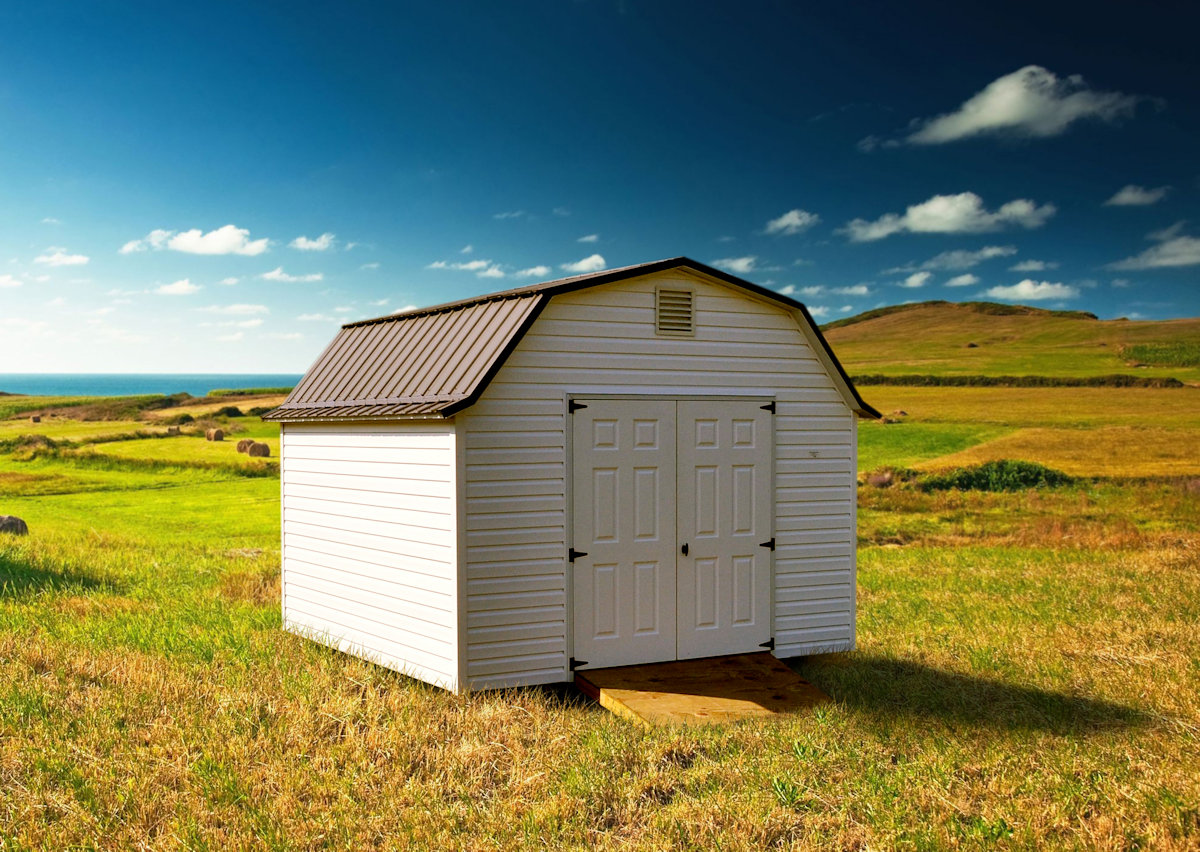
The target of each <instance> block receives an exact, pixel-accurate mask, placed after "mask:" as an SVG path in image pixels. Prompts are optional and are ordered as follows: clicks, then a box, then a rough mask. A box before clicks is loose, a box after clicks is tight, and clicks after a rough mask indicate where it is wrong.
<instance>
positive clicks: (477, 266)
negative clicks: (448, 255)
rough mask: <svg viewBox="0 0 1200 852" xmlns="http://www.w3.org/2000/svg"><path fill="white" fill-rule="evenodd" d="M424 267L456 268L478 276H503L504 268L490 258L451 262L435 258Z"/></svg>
mask: <svg viewBox="0 0 1200 852" xmlns="http://www.w3.org/2000/svg"><path fill="white" fill-rule="evenodd" d="M425 268H426V269H458V270H462V271H464V272H474V273H475V274H476V275H477V276H478V277H480V278H503V277H504V269H503V268H502V267H501V266H500V265H499V264H496V263H492V262H491V261H490V260H467V261H463V262H460V263H451V262H450V261H446V260H435V261H434V262H433V263H431V264H429V266H427V267H425Z"/></svg>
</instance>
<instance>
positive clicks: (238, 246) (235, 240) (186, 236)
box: [121, 225, 270, 256]
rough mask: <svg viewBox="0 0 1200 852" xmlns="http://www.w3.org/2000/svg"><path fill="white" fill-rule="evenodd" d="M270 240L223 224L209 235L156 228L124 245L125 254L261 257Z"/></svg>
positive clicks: (197, 229) (198, 230)
mask: <svg viewBox="0 0 1200 852" xmlns="http://www.w3.org/2000/svg"><path fill="white" fill-rule="evenodd" d="M269 245H270V240H268V239H266V238H265V237H264V238H263V239H261V240H252V239H250V231H249V230H248V229H246V228H239V227H237V226H236V225H222V226H221V227H220V228H217V229H216V230H213V231H209V232H208V233H207V234H206V233H204V232H203V231H201V230H200V229H199V228H192V229H191V230H190V231H180V232H178V233H176V232H175V231H167V230H164V229H162V228H156V229H155V230H153V231H151V232H150V233H149V234H147V235H146V236H144V237H142V238H141V239H140V240H130V241H129V242H127V243H125V245H123V246H121V254H132V253H134V252H139V251H146V250H147V249H154V250H155V251H161V250H162V249H171V250H172V251H179V252H184V253H185V254H241V255H250V256H253V255H259V254H262V253H263V252H265V251H266V250H267V247H268V246H269Z"/></svg>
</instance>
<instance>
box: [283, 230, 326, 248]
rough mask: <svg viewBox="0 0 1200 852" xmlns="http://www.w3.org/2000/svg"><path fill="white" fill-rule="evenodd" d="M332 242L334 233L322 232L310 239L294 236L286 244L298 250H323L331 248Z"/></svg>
mask: <svg viewBox="0 0 1200 852" xmlns="http://www.w3.org/2000/svg"><path fill="white" fill-rule="evenodd" d="M333 242H334V235H333V234H330V233H324V234H321V236H319V237H317V238H316V239H311V240H310V239H309V238H308V237H296V239H294V240H292V241H291V242H290V243H288V245H290V246H291V247H292V248H294V249H299V250H300V251H325V250H326V249H330V248H333Z"/></svg>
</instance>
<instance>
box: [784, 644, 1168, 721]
mask: <svg viewBox="0 0 1200 852" xmlns="http://www.w3.org/2000/svg"><path fill="white" fill-rule="evenodd" d="M785 662H786V663H787V664H788V665H789V666H791V667H792V669H794V670H795V671H796V672H798V673H799V674H800V675H801V676H802V677H804V678H806V679H808V680H810V681H812V683H814V684H816V685H817V686H819V687H820V688H821V689H823V690H825V691H826V692H827V693H828V694H829V695H830V696H832V697H833V699H834V701H836V702H838V703H839V704H842V705H843V706H846V707H849V708H852V709H855V710H859V711H862V712H865V713H870V714H873V715H876V716H882V717H889V716H890V717H901V716H907V717H923V718H926V719H929V720H931V721H932V720H937V721H940V722H942V723H945V724H948V725H972V726H977V727H990V728H995V729H1000V730H1025V731H1042V732H1046V733H1053V734H1060V735H1081V734H1083V735H1086V734H1091V733H1098V732H1101V731H1106V730H1114V729H1122V728H1133V727H1140V726H1142V725H1145V724H1147V723H1148V722H1149V721H1150V718H1149V716H1147V715H1146V714H1145V713H1144V712H1142V711H1141V710H1138V709H1137V708H1134V707H1127V706H1125V705H1123V704H1117V703H1115V702H1111V701H1105V700H1103V699H1097V698H1088V697H1086V696H1080V695H1070V694H1066V693H1062V692H1053V691H1050V690H1045V689H1039V688H1037V687H1032V686H1024V685H1021V684H1016V683H1007V682H1005V681H1002V680H994V679H989V678H984V677H976V676H972V675H963V674H959V673H958V672H949V671H945V670H943V669H938V668H934V667H932V666H927V665H923V664H921V663H917V662H913V661H911V660H901V659H894V658H890V657H883V656H878V655H873V654H863V653H859V652H852V653H849V654H830V655H825V656H819V657H798V658H794V659H790V660H785Z"/></svg>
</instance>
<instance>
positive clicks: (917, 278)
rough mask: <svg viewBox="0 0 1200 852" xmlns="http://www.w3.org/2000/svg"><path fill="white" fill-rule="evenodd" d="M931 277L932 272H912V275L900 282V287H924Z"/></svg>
mask: <svg viewBox="0 0 1200 852" xmlns="http://www.w3.org/2000/svg"><path fill="white" fill-rule="evenodd" d="M932 277H933V273H932V272H914V273H913V274H912V275H910V276H908V277H907V278H905V279H904V280H903V281H901V282H900V286H901V287H908V288H910V289H915V288H917V287H924V286H925V285H926V284H928V283H929V279H930V278H932Z"/></svg>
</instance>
